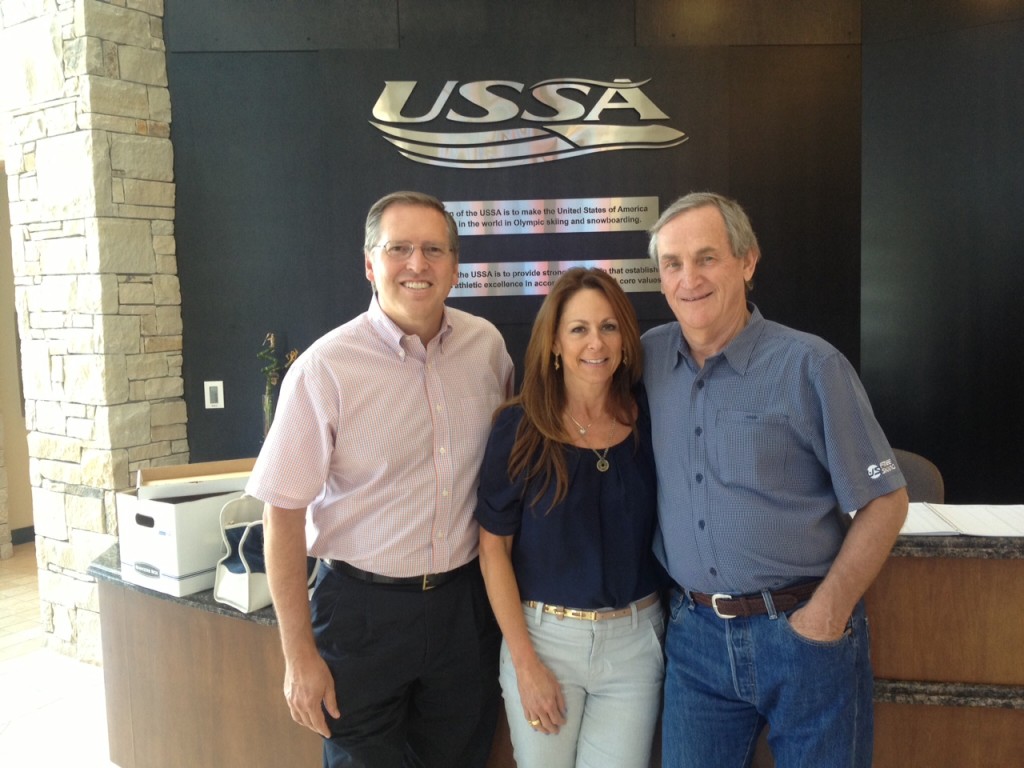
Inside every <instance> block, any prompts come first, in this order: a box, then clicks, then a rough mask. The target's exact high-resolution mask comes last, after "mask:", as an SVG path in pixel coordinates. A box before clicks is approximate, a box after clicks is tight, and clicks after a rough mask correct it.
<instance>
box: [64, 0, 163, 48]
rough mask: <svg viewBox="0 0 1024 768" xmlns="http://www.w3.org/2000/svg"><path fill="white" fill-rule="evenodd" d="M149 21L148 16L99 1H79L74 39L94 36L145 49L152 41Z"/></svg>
mask: <svg viewBox="0 0 1024 768" xmlns="http://www.w3.org/2000/svg"><path fill="white" fill-rule="evenodd" d="M149 18H150V17H149V15H148V14H146V13H142V12H140V11H135V10H131V9H128V8H120V7H118V6H116V5H111V4H110V3H104V2H99V0H78V2H76V3H75V16H74V36H75V37H84V36H85V35H93V36H95V37H99V38H102V39H104V40H111V41H113V42H116V43H129V44H131V45H143V46H144V45H147V44H148V42H149V40H150V39H151V35H150V32H149Z"/></svg>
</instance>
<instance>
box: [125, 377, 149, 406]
mask: <svg viewBox="0 0 1024 768" xmlns="http://www.w3.org/2000/svg"><path fill="white" fill-rule="evenodd" d="M128 399H129V400H131V401H132V402H138V401H140V400H145V399H146V382H145V380H141V381H130V382H128Z"/></svg>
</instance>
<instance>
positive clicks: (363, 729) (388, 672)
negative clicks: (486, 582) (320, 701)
mask: <svg viewBox="0 0 1024 768" xmlns="http://www.w3.org/2000/svg"><path fill="white" fill-rule="evenodd" d="M311 608H312V613H313V633H314V636H315V638H316V642H317V647H318V648H319V649H320V654H321V656H323V658H324V660H325V661H326V662H327V665H328V667H329V668H330V670H331V673H332V674H333V675H334V683H335V693H336V695H337V699H338V707H339V708H340V709H341V717H340V718H338V719H337V720H334V719H333V718H331V717H330V716H328V717H327V722H328V725H329V727H330V729H331V734H332V735H331V738H330V739H325V740H324V761H323V764H324V766H325V768H342V767H344V768H483V766H484V765H485V763H486V761H487V756H488V755H489V753H490V749H491V742H492V740H493V737H494V730H495V725H496V723H497V713H498V709H499V706H500V698H499V697H500V693H499V688H498V682H497V676H498V674H497V669H498V663H497V659H498V650H499V647H500V637H501V636H500V632H499V630H498V627H497V623H496V622H495V621H494V616H493V614H492V612H491V609H490V605H489V603H488V601H487V595H486V592H485V590H484V586H483V579H482V578H481V575H480V571H479V568H476V567H472V568H469V569H467V570H465V571H464V572H463V573H461V574H460V575H459V576H458V577H457V578H455V579H454V580H453V581H451V582H448V583H446V584H443V585H442V586H440V587H435V588H434V589H430V590H427V591H420V590H413V589H409V588H408V587H396V586H388V585H379V584H367V583H365V582H362V581H359V580H357V579H354V578H351V577H349V576H345V575H342V574H339V573H337V572H335V571H332V570H329V569H327V568H322V569H321V573H320V576H319V578H318V583H317V587H316V590H315V591H314V594H313V599H312V604H311Z"/></svg>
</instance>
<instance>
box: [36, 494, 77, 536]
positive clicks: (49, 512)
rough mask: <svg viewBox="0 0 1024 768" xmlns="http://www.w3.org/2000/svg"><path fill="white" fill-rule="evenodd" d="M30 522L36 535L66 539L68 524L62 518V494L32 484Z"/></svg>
mask: <svg viewBox="0 0 1024 768" xmlns="http://www.w3.org/2000/svg"><path fill="white" fill-rule="evenodd" d="M32 523H33V526H34V528H35V533H36V536H45V537H47V538H49V539H59V540H64V541H66V540H67V538H68V526H67V520H66V519H65V518H64V494H63V493H56V492H54V491H48V490H44V489H43V488H39V487H36V486H33V488H32Z"/></svg>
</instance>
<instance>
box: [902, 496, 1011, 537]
mask: <svg viewBox="0 0 1024 768" xmlns="http://www.w3.org/2000/svg"><path fill="white" fill-rule="evenodd" d="M911 506H914V505H911ZM925 506H927V507H930V508H931V510H932V511H933V512H935V513H936V514H938V515H939V516H940V517H942V518H943V519H944V520H946V521H947V522H949V523H950V524H951V525H952V526H953V527H954V528H955V529H956V530H958V531H960V533H964V534H967V535H968V536H1024V504H926V505H925ZM908 517H909V515H908Z"/></svg>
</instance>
